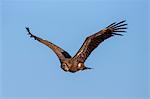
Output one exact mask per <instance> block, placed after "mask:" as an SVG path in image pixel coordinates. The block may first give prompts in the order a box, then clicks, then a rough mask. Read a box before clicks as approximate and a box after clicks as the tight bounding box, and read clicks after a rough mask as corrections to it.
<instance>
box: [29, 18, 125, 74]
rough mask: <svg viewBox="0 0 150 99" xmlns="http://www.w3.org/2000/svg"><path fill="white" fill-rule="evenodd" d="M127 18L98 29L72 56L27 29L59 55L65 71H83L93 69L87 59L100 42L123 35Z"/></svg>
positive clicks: (32, 35)
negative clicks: (86, 64) (86, 62)
mask: <svg viewBox="0 0 150 99" xmlns="http://www.w3.org/2000/svg"><path fill="white" fill-rule="evenodd" d="M125 22H126V20H123V21H120V22H114V23H112V24H110V25H109V26H107V27H106V28H104V29H102V30H100V31H98V32H97V33H94V34H92V35H90V36H88V37H86V39H85V41H84V43H83V44H82V46H81V48H80V49H79V50H78V52H77V53H76V54H75V55H74V56H73V57H72V56H71V55H70V54H69V53H68V52H67V51H65V50H64V49H62V48H60V47H59V46H57V45H55V44H53V43H52V42H50V41H48V40H44V39H42V38H40V37H38V36H36V35H34V34H32V33H31V31H30V29H29V27H26V30H27V32H28V34H29V35H30V37H31V38H34V39H35V40H37V41H38V42H40V43H42V44H44V45H46V46H47V47H49V48H50V49H52V51H54V53H55V54H56V55H57V56H58V58H59V60H60V63H61V66H60V67H61V68H62V69H63V70H64V71H65V72H71V73H75V72H77V71H83V70H87V69H91V68H90V67H87V66H85V64H84V63H85V61H86V59H87V58H88V56H89V55H90V54H91V53H92V51H93V50H94V49H95V48H97V47H98V45H99V44H100V43H102V42H103V41H105V40H106V39H108V38H110V37H113V36H115V35H118V36H123V34H121V33H123V32H126V31H125V30H126V29H127V27H126V26H127V24H126V23H125Z"/></svg>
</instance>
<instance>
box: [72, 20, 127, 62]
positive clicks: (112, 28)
mask: <svg viewBox="0 0 150 99" xmlns="http://www.w3.org/2000/svg"><path fill="white" fill-rule="evenodd" d="M124 22H125V20H124V21H121V22H119V23H116V22H114V23H112V24H110V25H109V26H107V27H106V28H105V29H103V30H101V31H99V32H97V33H95V34H93V35H91V36H89V37H87V38H86V40H85V41H84V43H83V45H82V46H81V48H80V49H79V51H78V52H77V53H76V55H75V56H74V57H73V58H74V59H75V60H77V61H80V62H85V60H86V59H87V58H88V56H89V55H90V54H91V52H92V51H93V50H94V49H95V48H97V47H98V45H99V44H100V43H101V42H103V41H104V40H106V39H108V38H110V37H112V36H114V35H120V36H122V34H119V33H116V32H126V31H124V30H125V29H127V28H126V27H124V26H126V25H127V24H124Z"/></svg>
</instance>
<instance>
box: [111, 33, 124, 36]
mask: <svg viewBox="0 0 150 99" xmlns="http://www.w3.org/2000/svg"><path fill="white" fill-rule="evenodd" d="M112 34H113V35H119V36H123V34H119V33H112Z"/></svg>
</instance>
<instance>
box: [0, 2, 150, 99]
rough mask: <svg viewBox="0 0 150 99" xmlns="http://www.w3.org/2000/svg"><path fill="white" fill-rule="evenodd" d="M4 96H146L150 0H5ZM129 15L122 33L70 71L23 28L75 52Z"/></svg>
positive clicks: (0, 48)
mask: <svg viewBox="0 0 150 99" xmlns="http://www.w3.org/2000/svg"><path fill="white" fill-rule="evenodd" d="M0 7H1V11H0V19H1V21H0V23H1V24H0V27H1V30H0V37H1V43H0V44H1V46H0V52H1V53H0V54H1V55H0V56H1V57H0V60H1V62H0V63H1V64H0V66H1V69H0V70H1V76H0V77H1V78H0V79H1V80H0V85H1V86H0V87H1V90H0V93H1V95H0V98H1V99H148V1H146V0H72V1H71V0H70V1H69V0H3V1H1V2H0ZM124 19H125V20H127V23H128V30H127V32H126V33H124V36H123V37H119V36H115V37H113V38H110V39H108V40H106V41H105V42H103V43H102V44H101V45H100V46H99V47H98V48H97V49H96V50H94V52H93V53H92V54H91V55H90V57H89V58H88V60H87V61H86V63H85V64H86V65H87V66H88V67H92V68H94V69H92V70H87V71H83V72H77V73H74V74H72V73H66V72H64V71H63V70H61V68H60V63H59V60H58V58H57V56H56V55H55V54H54V53H53V52H52V50H50V49H49V48H48V47H46V46H44V45H42V44H41V43H39V42H37V41H35V40H34V39H31V38H29V36H28V35H27V32H26V30H25V27H26V26H28V27H30V29H31V31H32V33H34V34H35V35H37V36H39V37H42V38H44V39H47V40H49V41H51V42H53V43H55V44H57V45H59V46H61V47H62V48H64V49H65V50H66V51H68V52H69V53H70V54H71V55H74V54H75V53H76V52H77V51H78V49H79V48H80V46H81V45H82V43H83V41H84V40H85V38H86V37H87V36H89V35H91V34H93V33H95V32H97V31H99V30H101V29H103V28H104V27H106V26H108V25H109V24H111V23H112V22H115V21H118V22H119V21H122V20H124Z"/></svg>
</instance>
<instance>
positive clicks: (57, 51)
mask: <svg viewBox="0 0 150 99" xmlns="http://www.w3.org/2000/svg"><path fill="white" fill-rule="evenodd" d="M26 30H27V32H28V34H29V35H30V37H32V38H34V39H35V40H37V41H39V42H40V43H42V44H44V45H46V46H48V47H49V48H51V49H52V50H53V51H54V52H55V54H56V55H57V56H58V58H59V60H60V62H62V61H63V60H65V59H66V58H71V56H70V55H69V53H68V52H66V51H65V50H63V49H62V48H60V47H58V46H57V45H55V44H53V43H51V42H49V41H47V40H43V39H42V38H40V37H37V36H35V35H33V34H32V33H31V32H30V30H29V28H28V27H26Z"/></svg>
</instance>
